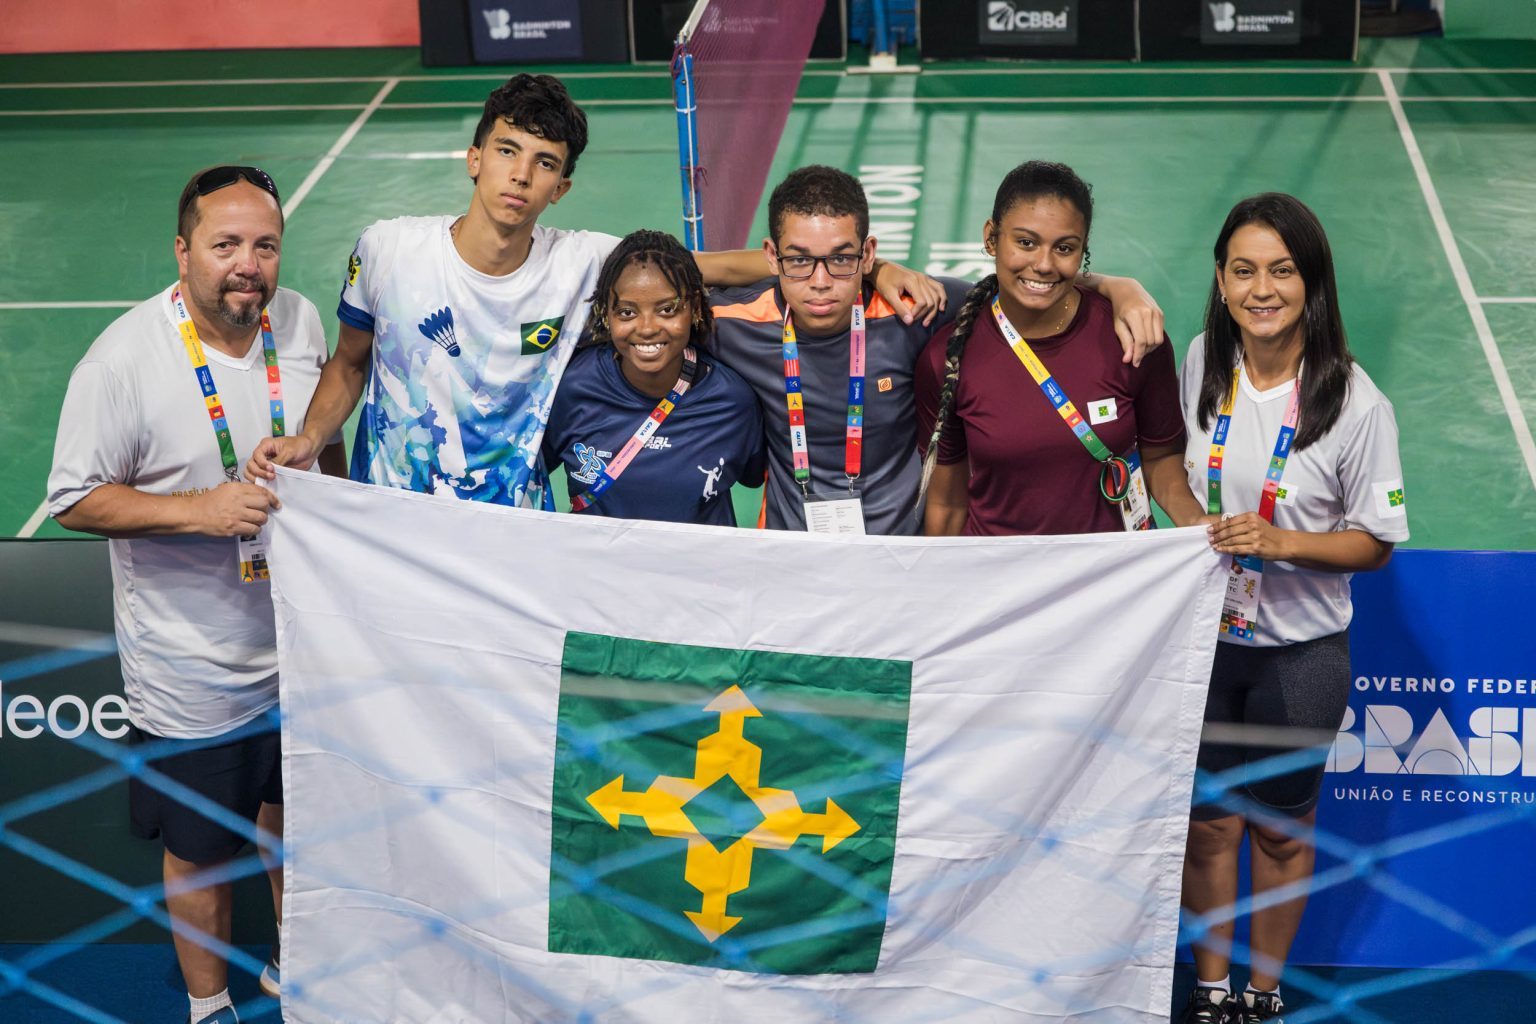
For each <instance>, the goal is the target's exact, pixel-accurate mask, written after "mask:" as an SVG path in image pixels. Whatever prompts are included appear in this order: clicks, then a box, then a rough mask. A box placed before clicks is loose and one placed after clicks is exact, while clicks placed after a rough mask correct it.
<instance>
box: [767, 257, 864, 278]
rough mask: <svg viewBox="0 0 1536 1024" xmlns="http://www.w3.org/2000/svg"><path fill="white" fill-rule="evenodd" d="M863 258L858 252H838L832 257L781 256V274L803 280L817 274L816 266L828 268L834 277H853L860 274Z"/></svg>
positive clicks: (828, 271)
mask: <svg viewBox="0 0 1536 1024" xmlns="http://www.w3.org/2000/svg"><path fill="white" fill-rule="evenodd" d="M862 261H863V256H862V255H861V254H860V253H856V252H836V253H833V254H832V255H831V256H780V257H779V273H781V274H783V275H784V276H785V277H787V278H790V279H792V280H796V281H798V280H802V279H804V278H807V277H810V276H811V275H813V274H815V273H816V264H818V263H820V264H821V265H822V266H824V267H826V268H827V273H828V274H830V275H832V276H833V277H852V276H854V275H855V274H857V273H858V272H859V264H860V262H862Z"/></svg>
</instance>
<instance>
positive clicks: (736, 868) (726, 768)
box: [587, 686, 859, 942]
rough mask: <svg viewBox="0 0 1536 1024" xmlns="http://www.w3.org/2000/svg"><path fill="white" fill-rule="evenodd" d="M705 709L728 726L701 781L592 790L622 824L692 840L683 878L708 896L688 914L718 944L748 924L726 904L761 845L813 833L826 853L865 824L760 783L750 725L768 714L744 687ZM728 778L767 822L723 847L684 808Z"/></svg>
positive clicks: (831, 806) (831, 805)
mask: <svg viewBox="0 0 1536 1024" xmlns="http://www.w3.org/2000/svg"><path fill="white" fill-rule="evenodd" d="M704 710H705V711H712V712H715V713H716V714H718V715H719V716H720V725H719V727H718V728H717V729H716V730H715V731H714V732H713V733H711V734H709V735H708V736H705V737H704V738H703V739H701V740H699V742H698V745H697V749H696V751H695V754H694V764H693V778H691V779H684V778H679V777H677V776H673V775H658V776H657V777H656V778H655V780H654V781H653V782H652V783H651V784H650V786H648V787H647V788H646V789H645V790H644V791H643V792H635V791H633V790H627V789H625V788H624V776H622V775H619V776H617V777H616V778H614V779H613V780H612V781H611V782H609V783H608V784H607V785H605V786H603V787H602V788H601V789H598V790H596V791H595V792H593V793H592V794H591V795H589V796H588V797H587V803H589V804H591V805H592V808H593V809H594V810H595V811H597V813H598V814H600V815H601V816H602V818H603V820H604V821H606V822H607V823H608V824H609V825H611V826H613V827H614V828H618V827H619V824H620V821H621V820H622V819H623V818H624V816H626V815H628V816H630V817H634V818H640V819H642V820H644V822H645V825H646V827H647V828H649V829H650V830H651V833H652V834H653V835H657V836H662V837H665V838H668V839H684V840H686V841H687V843H688V856H687V860H686V861H685V863H684V871H683V877H684V879H685V880H686V881H687V882H688V884H689V885H691V886H693V887H694V888H695V889H697V890H698V891H699V892H700V893H701V894H702V896H703V902H702V904H701V906H700V907H699V909H698V910H696V911H694V910H685V911H683V913H684V914H685V915H686V916H687V917H688V920H690V921H692V922H693V924H694V927H696V928H698V930H699V931H700V933H702V934H703V936H704V939H705V941H707V942H714V941H715V940H716V939H718V938H719V937H720V936H722V935H724V934H725V933H726V932H728V931H730V930H731V929H732V928H734V927H735V926H736V925H738V924H740V923H741V918H739V917H732V916H731V915H730V914H728V913H726V901H727V900H729V899H730V897H731V895H732V894H733V893H738V892H741V891H742V890H743V889H745V888H746V887H747V886H748V885H749V884H750V883H751V880H752V854H753V852H754V851H755V850H759V849H762V850H786V849H788V848H789V847H790V846H792V845H794V843H795V840H797V839H799V838H800V837H801V836H806V835H810V836H821V852H822V853H826V852H827V851H828V850H830V849H832V848H833V847H834V846H836V845H837V844H838V843H840V842H842V841H843V840H844V839H847V838H848V837H849V836H851V835H853V834H854V833H855V832H857V831H858V830H859V823H858V822H856V821H854V820H853V818H852V817H851V816H850V815H849V814H848V812H847V811H845V810H843V809H842V808H841V807H839V806H837V804H836V803H835V802H833V801H832V799H831V798H828V799H827V809H826V811H825V813H822V814H807V813H806V812H805V811H803V810H801V809H800V801H799V800H798V799H796V797H795V794H794V792H793V791H791V790H788V789H772V788H770V787H766V786H762V785H760V784H759V774H760V772H761V769H762V761H763V750H762V748H761V747H759V746H758V745H757V744H755V743H753V742H752V741H750V740H748V739H747V738H746V736H745V735H743V725H744V724H745V722H746V720H747V719H748V718H761V717H762V712H761V711H759V710H757V708H756V707H754V706H753V704H752V702H751V701H750V700H749V699H748V698H747V695H746V694H745V693H743V692H742V689H741V687H739V686H732V687H731V688H730V689H728V690H726V691H725V692H724V693H722V694H720V696H718V697H716V698H715V699H714V700H712V701H710V702H709V703H708V704H706V705H705V706H704ZM726 776H730V778H731V779H732V780H733V781H734V782H735V783H736V785H737V786H740V787H741V791H742V792H743V793H745V794H746V795H747V797H748V798H749V799H750V800H751V801H752V803H753V804H754V805H756V807H757V809H758V810H759V811H761V812H762V815H763V820H762V822H761V823H760V824H759V825H758V826H757V827H756V828H754V829H753V830H752V831H751V832H748V833H747V834H746V835H744V836H742V837H741V838H740V839H738V840H736V841H735V842H734V843H732V844H731V845H730V846H728V847H726V848H725V849H724V850H717V849H716V848H715V846H714V844H713V843H711V842H710V841H709V839H708V837H706V836H705V835H704V834H703V833H702V832H700V831H699V830H698V827H697V826H695V825H694V823H693V822H692V821H691V820H689V818H688V814H687V812H686V811H684V809H683V806H684V805H685V804H686V803H688V801H690V800H692V799H693V798H694V797H696V796H698V795H699V794H700V793H703V792H704V791H705V790H707V789H709V787H710V786H713V785H714V784H715V783H716V782H718V781H720V780H721V779H723V778H725V777H726Z"/></svg>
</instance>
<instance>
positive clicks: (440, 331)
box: [420, 306, 459, 356]
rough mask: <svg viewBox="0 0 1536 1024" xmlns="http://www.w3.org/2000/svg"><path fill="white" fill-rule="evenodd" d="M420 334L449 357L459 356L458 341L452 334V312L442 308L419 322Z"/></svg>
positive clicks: (445, 307)
mask: <svg viewBox="0 0 1536 1024" xmlns="http://www.w3.org/2000/svg"><path fill="white" fill-rule="evenodd" d="M420 326H421V333H422V334H424V335H426V336H427V337H428V338H430V339H431V340H432V341H433V342H434V343H436V344H437V345H439V346H441V347H442V349H443V351H444V352H447V353H448V354H449V355H451V356H457V355H458V354H459V340H458V338H456V337H455V336H454V333H453V310H452V309H450V308H448V307H447V306H444V307H443V308H442V309H440V310H438V311H437V312H436V313H433V314H432V315H431V316H429V317H427V318H426V319H425V320H423V321H422V322H421V325H420Z"/></svg>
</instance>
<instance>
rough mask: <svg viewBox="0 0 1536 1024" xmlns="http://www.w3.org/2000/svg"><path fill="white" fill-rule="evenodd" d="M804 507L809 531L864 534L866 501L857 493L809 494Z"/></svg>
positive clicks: (845, 534)
mask: <svg viewBox="0 0 1536 1024" xmlns="http://www.w3.org/2000/svg"><path fill="white" fill-rule="evenodd" d="M804 507H805V529H806V532H808V533H826V534H832V535H835V536H842V537H862V536H864V503H863V501H862V500H861V499H860V498H859V496H858V495H857V494H852V493H850V494H807V495H806V496H805V506H804Z"/></svg>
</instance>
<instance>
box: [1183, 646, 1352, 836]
mask: <svg viewBox="0 0 1536 1024" xmlns="http://www.w3.org/2000/svg"><path fill="white" fill-rule="evenodd" d="M1349 679H1350V675H1349V634H1348V633H1347V632H1345V633H1335V634H1333V635H1332V636H1325V637H1319V638H1318V639H1316V640H1306V641H1303V642H1302V643H1298V644H1288V645H1286V646H1284V647H1245V646H1241V645H1238V644H1228V643H1218V644H1217V645H1216V661H1215V663H1214V664H1213V665H1212V666H1211V689H1210V695H1209V696H1208V697H1207V698H1206V701H1205V720H1206V721H1207V722H1210V723H1234V724H1240V725H1259V726H1271V727H1276V726H1278V727H1284V726H1292V727H1295V728H1299V729H1308V730H1317V731H1321V732H1323V733H1326V734H1329V735H1331V734H1333V733H1335V732H1337V731H1338V728H1339V725H1340V724H1341V723H1342V722H1343V721H1344V711H1345V709H1346V708H1347V707H1348V705H1349ZM1308 749H1311V750H1314V751H1315V752H1316V753H1317V763H1316V764H1308V765H1305V766H1303V767H1301V768H1298V769H1297V770H1294V771H1288V772H1286V773H1285V774H1283V775H1273V776H1270V777H1268V778H1263V779H1255V780H1251V781H1249V782H1247V783H1238V784H1237V785H1235V786H1233V787H1232V790H1231V792H1232V794H1233V796H1234V797H1236V798H1237V799H1236V800H1235V801H1230V800H1229V801H1228V802H1227V803H1205V804H1196V805H1195V807H1194V808H1193V809H1192V810H1191V811H1190V817H1192V818H1194V819H1196V820H1198V821H1210V820H1212V819H1214V818H1222V817H1226V816H1227V815H1230V814H1238V813H1241V806H1239V805H1244V804H1246V803H1247V802H1249V801H1251V802H1252V803H1255V804H1258V805H1260V806H1262V807H1264V808H1267V809H1268V810H1270V811H1272V812H1273V813H1275V814H1280V815H1284V816H1286V817H1291V818H1299V817H1301V816H1303V815H1304V814H1306V813H1307V812H1308V811H1310V810H1312V808H1314V807H1316V806H1317V797H1318V793H1319V792H1320V791H1321V789H1322V785H1323V767H1324V760H1323V759H1324V757H1325V756H1326V754H1327V752H1328V748H1327V747H1326V746H1322V747H1318V746H1317V744H1316V741H1315V739H1313V738H1308V739H1305V740H1303V741H1301V742H1298V743H1297V744H1295V745H1293V746H1276V745H1271V744H1270V743H1265V744H1264V745H1261V746H1245V745H1243V744H1241V743H1210V742H1205V741H1202V742H1201V743H1200V756H1199V760H1198V762H1197V763H1198V764H1199V766H1200V768H1201V769H1202V770H1203V771H1206V772H1210V773H1217V774H1219V773H1221V772H1225V771H1228V770H1230V769H1233V768H1237V767H1239V766H1241V765H1246V764H1251V763H1253V762H1261V761H1265V760H1267V759H1269V758H1273V757H1277V756H1279V755H1282V754H1288V753H1292V752H1294V751H1297V750H1308Z"/></svg>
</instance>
